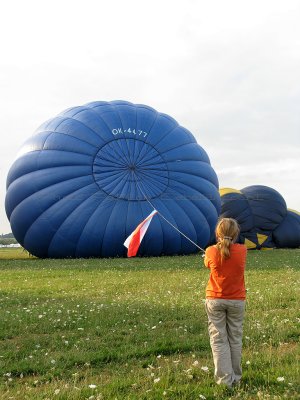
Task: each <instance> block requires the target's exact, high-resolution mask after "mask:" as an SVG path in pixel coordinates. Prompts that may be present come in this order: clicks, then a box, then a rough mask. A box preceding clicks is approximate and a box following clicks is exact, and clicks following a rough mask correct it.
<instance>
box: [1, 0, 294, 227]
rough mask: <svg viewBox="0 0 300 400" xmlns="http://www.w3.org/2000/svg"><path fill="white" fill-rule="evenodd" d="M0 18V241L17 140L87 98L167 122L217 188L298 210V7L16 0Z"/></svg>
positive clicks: (185, 0) (290, 1) (191, 0)
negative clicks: (146, 109)
mask: <svg viewBox="0 0 300 400" xmlns="http://www.w3.org/2000/svg"><path fill="white" fill-rule="evenodd" d="M0 18H1V23H0V37H1V53H0V57H1V58H0V59H1V61H0V62H1V65H0V102H1V104H0V110H1V113H0V127H1V158H0V169H1V182H0V196H1V206H0V226H1V229H0V233H7V232H10V226H9V222H8V220H7V218H6V214H5V209H4V199H5V184H6V176H7V172H8V170H9V168H10V166H11V164H12V162H13V160H14V158H15V156H16V154H17V151H18V148H19V147H20V146H21V144H22V142H23V141H24V140H25V139H26V138H28V137H29V136H30V135H31V134H32V133H33V132H34V130H35V129H36V128H37V127H38V126H39V125H40V124H41V123H42V122H44V121H45V120H47V119H49V118H51V117H54V116H55V115H56V114H58V113H59V112H60V111H62V110H64V109H66V108H69V107H72V106H77V105H81V104H84V103H87V102H91V101H94V100H108V101H110V100H115V99H121V100H128V101H131V102H134V103H143V104H147V105H150V106H152V107H154V108H155V109H157V110H158V111H160V112H164V113H167V114H169V115H171V116H172V117H173V118H175V119H176V120H177V121H178V122H179V123H180V124H181V125H183V126H184V127H186V128H187V129H189V130H190V131H191V132H192V133H193V134H194V135H195V136H196V138H197V140H198V143H199V144H200V145H201V146H202V147H204V148H205V150H206V151H207V152H208V155H209V157H210V160H211V163H212V166H213V167H214V169H215V170H216V172H217V174H218V177H219V183H220V187H234V188H237V189H241V188H243V187H245V186H249V185H254V184H262V185H267V186H271V187H273V188H274V189H276V190H278V191H279V192H280V193H281V194H282V195H283V197H284V198H285V200H286V202H287V205H288V207H289V208H293V209H298V210H300V179H299V175H300V174H299V171H300V110H299V108H300V24H299V20H300V2H299V1H298V0H295V1H294V0H285V1H283V0H281V1H276V0H259V1H256V0H251V1H248V0H246V1H243V0H234V1H232V0H226V1H224V0H220V1H214V0H210V1H207V0H204V1H202V0H181V1H178V0H151V1H148V0H110V1H109V0H95V1H94V0H85V1H81V0H80V1H76V0H70V1H69V0H59V1H57V0H51V1H48V0H44V1H40V0H36V1H33V0H26V1H13V0H12V1H6V2H5V4H3V5H2V7H1V17H0Z"/></svg>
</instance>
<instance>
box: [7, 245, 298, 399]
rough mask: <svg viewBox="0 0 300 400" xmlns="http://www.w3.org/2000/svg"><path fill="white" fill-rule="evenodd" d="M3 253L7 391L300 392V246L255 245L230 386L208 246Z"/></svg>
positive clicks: (120, 394)
mask: <svg viewBox="0 0 300 400" xmlns="http://www.w3.org/2000/svg"><path fill="white" fill-rule="evenodd" d="M0 258H1V259H0V290H1V291H0V382H1V387H0V399H7V400H8V399H30V400H36V399H70V400H77V399H90V400H93V399H94V400H96V399H188V400H192V399H204V398H206V399H229V398H231V399H284V398H287V399H300V380H299V376H300V368H299V364H300V362H299V359H300V349H299V335H300V311H299V309H300V302H299V294H300V293H299V291H300V267H299V266H300V250H273V251H268V252H263V251H261V252H259V251H254V252H249V256H248V265H247V274H246V284H247V288H248V299H247V311H246V319H245V327H244V349H243V371H244V375H243V378H244V379H243V383H242V385H241V386H240V387H239V388H237V389H235V390H234V391H233V392H231V393H229V392H227V391H226V389H225V388H223V387H219V386H218V387H217V386H216V385H215V384H214V380H213V364H212V357H211V353H210V347H209V339H208V335H207V320H206V316H205V312H204V307H203V299H204V295H205V286H206V282H207V278H208V271H207V270H205V269H204V268H202V259H201V258H200V257H199V256H186V257H162V258H135V259H104V260H96V259H94V260H93V259H91V260H84V259H81V260H39V259H35V258H29V257H28V255H26V254H25V253H24V252H22V250H20V249H18V250H16V249H5V250H4V249H2V250H1V252H0Z"/></svg>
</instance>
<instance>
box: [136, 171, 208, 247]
mask: <svg viewBox="0 0 300 400" xmlns="http://www.w3.org/2000/svg"><path fill="white" fill-rule="evenodd" d="M132 175H133V176H134V179H135V181H136V185H137V187H138V188H139V189H140V191H141V193H142V195H143V196H144V197H145V200H146V201H147V202H148V203H149V204H150V206H151V207H152V208H153V210H156V211H157V214H158V215H160V217H161V218H162V219H163V220H165V221H166V222H167V223H168V224H169V225H171V226H172V228H174V229H175V230H176V231H177V232H178V233H179V234H180V235H182V236H183V237H185V238H186V239H187V240H188V241H189V242H191V243H192V244H193V245H194V246H196V247H197V248H198V249H199V250H201V251H202V252H203V253H205V250H204V249H202V247H200V246H198V244H197V243H195V242H194V241H193V240H192V239H190V238H189V237H188V236H186V235H185V234H184V233H183V232H181V231H180V230H179V229H178V228H177V227H176V226H175V225H173V224H172V222H170V221H169V220H168V219H167V218H166V217H164V216H163V215H162V213H161V212H160V211H158V210H157V209H156V208H155V207H154V205H153V204H152V203H151V201H150V200H149V199H148V197H147V196H146V194H145V192H144V191H143V189H142V188H141V186H140V185H139V183H138V180H137V179H136V176H135V173H134V172H133V171H132Z"/></svg>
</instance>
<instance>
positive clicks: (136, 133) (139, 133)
mask: <svg viewBox="0 0 300 400" xmlns="http://www.w3.org/2000/svg"><path fill="white" fill-rule="evenodd" d="M111 133H112V134H113V135H114V136H116V135H124V134H125V133H129V134H131V135H134V136H142V137H146V136H147V135H148V132H145V131H143V130H141V129H135V128H134V129H133V128H127V129H123V128H114V129H112V130H111Z"/></svg>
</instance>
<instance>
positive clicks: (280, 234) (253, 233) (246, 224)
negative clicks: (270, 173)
mask: <svg viewBox="0 0 300 400" xmlns="http://www.w3.org/2000/svg"><path fill="white" fill-rule="evenodd" d="M220 194H221V203H222V208H221V216H222V217H229V218H235V219H236V220H237V221H238V223H239V225H240V228H241V233H240V237H239V241H240V243H245V244H246V245H247V247H248V248H250V249H251V248H253V249H255V248H257V249H267V248H273V247H290V248H295V247H299V246H300V215H299V213H297V212H296V211H293V210H288V209H287V206H286V203H285V200H284V198H283V197H282V196H281V194H280V193H278V192H277V191H276V190H274V189H272V188H270V187H267V186H262V185H253V186H248V187H246V188H244V189H241V190H236V189H232V188H222V189H220Z"/></svg>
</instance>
